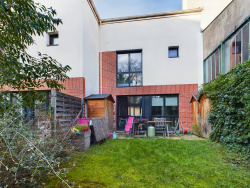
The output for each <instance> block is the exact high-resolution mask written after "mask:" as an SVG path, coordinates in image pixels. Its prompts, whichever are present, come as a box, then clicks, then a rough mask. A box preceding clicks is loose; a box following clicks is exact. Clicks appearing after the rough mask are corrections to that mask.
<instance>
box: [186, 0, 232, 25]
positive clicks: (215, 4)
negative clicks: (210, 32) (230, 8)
mask: <svg viewBox="0 0 250 188" xmlns="http://www.w3.org/2000/svg"><path fill="white" fill-rule="evenodd" d="M231 1H232V0H182V9H183V10H185V9H192V8H198V7H200V8H204V10H203V12H202V16H201V28H202V29H205V28H206V27H207V26H208V25H209V24H210V23H211V22H212V21H213V20H214V19H215V18H216V17H217V16H218V15H219V14H220V12H221V11H222V10H223V9H224V8H225V7H226V6H227V5H228V4H229V3H230V2H231Z"/></svg>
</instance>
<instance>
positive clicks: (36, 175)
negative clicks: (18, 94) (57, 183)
mask: <svg viewBox="0 0 250 188" xmlns="http://www.w3.org/2000/svg"><path fill="white" fill-rule="evenodd" d="M21 112H22V111H21V105H20V104H11V103H9V104H8V108H6V110H5V114H0V187H39V186H40V187H41V182H42V181H43V179H44V178H45V177H46V175H47V174H48V173H55V174H56V175H57V176H58V175H59V174H61V172H60V171H57V172H56V171H55V168H57V167H59V165H60V162H62V159H63V157H65V156H67V152H66V150H65V146H67V141H66V142H65V141H64V142H63V141H62V139H63V138H64V137H62V136H57V135H58V134H59V131H60V130H59V129H57V130H54V131H53V130H51V129H46V128H43V129H41V130H33V129H30V127H29V126H28V125H27V124H26V123H25V121H24V118H23V115H22V113H21ZM44 118H45V119H47V118H46V117H44ZM45 129H46V130H45ZM46 131H50V134H49V136H48V135H47V134H44V133H45V132H46ZM65 159H66V158H65ZM58 178H60V177H59V176H58ZM60 179H61V178H60ZM61 181H63V182H64V183H65V184H64V185H65V186H66V184H67V183H66V182H65V181H64V180H63V179H61Z"/></svg>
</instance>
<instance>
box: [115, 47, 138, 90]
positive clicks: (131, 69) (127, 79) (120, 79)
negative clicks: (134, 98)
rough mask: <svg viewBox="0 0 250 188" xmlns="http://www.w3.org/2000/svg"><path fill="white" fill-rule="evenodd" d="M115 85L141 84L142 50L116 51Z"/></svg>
mask: <svg viewBox="0 0 250 188" xmlns="http://www.w3.org/2000/svg"><path fill="white" fill-rule="evenodd" d="M117 86H118V87H129V86H142V52H141V51H133V52H119V53H117Z"/></svg>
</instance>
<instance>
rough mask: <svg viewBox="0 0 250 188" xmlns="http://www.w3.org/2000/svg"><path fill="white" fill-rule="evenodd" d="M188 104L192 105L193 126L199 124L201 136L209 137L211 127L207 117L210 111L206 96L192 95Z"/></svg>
mask: <svg viewBox="0 0 250 188" xmlns="http://www.w3.org/2000/svg"><path fill="white" fill-rule="evenodd" d="M190 103H192V116H193V124H195V123H197V124H200V126H201V129H202V136H203V137H209V133H210V132H211V131H212V126H211V123H210V122H209V121H208V115H209V113H210V111H211V103H210V100H209V98H208V96H207V95H206V94H202V95H198V94H197V95H193V96H192V98H191V101H190Z"/></svg>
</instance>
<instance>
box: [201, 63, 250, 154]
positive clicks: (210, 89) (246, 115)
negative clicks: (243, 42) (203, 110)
mask: <svg viewBox="0 0 250 188" xmlns="http://www.w3.org/2000/svg"><path fill="white" fill-rule="evenodd" d="M249 86H250V61H247V62H244V63H241V64H239V65H237V66H236V67H235V68H234V69H232V70H231V71H230V72H229V73H227V74H225V75H219V76H218V78H217V79H215V80H214V81H213V82H211V83H208V84H205V85H204V88H203V90H202V91H201V93H206V94H207V95H208V97H209V99H210V100H211V104H212V109H211V113H210V115H209V121H210V122H211V123H212V125H213V130H212V133H211V134H210V138H211V139H212V140H213V141H217V142H220V143H223V144H225V145H227V146H228V147H229V148H230V149H233V150H236V151H237V152H239V153H241V154H243V155H244V156H246V157H247V158H250V88H249Z"/></svg>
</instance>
